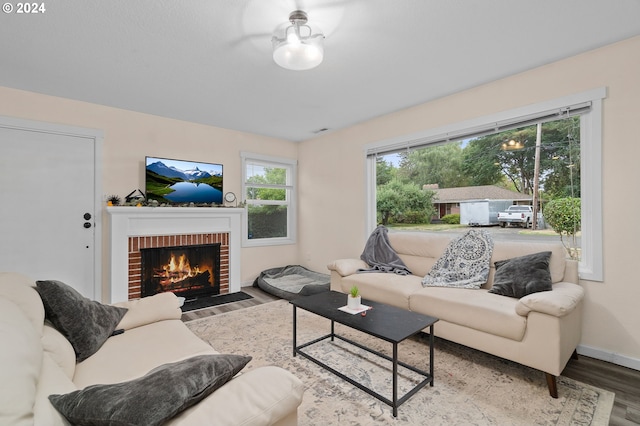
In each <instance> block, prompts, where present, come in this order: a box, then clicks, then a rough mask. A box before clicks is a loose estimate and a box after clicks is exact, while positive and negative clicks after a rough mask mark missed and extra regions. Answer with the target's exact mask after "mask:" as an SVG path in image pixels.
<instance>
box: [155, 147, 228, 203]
mask: <svg viewBox="0 0 640 426" xmlns="http://www.w3.org/2000/svg"><path fill="white" fill-rule="evenodd" d="M145 190H146V195H147V200H157V201H158V202H159V203H161V204H162V203H165V204H185V203H187V204H189V203H194V204H222V164H212V163H200V162H196V161H185V160H171V159H168V158H156V157H146V158H145Z"/></svg>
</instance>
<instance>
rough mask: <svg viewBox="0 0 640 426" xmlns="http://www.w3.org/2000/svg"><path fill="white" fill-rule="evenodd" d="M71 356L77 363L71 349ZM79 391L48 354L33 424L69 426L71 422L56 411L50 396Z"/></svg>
mask: <svg viewBox="0 0 640 426" xmlns="http://www.w3.org/2000/svg"><path fill="white" fill-rule="evenodd" d="M71 355H72V358H73V359H74V362H75V354H74V353H73V349H71ZM75 390H78V388H77V387H76V386H75V385H74V384H73V382H72V381H71V379H69V377H68V376H67V375H66V373H65V372H64V371H62V369H60V367H59V366H58V364H57V362H56V361H54V360H53V359H52V358H51V357H50V356H49V353H48V352H45V353H44V356H43V358H42V371H41V372H40V379H39V380H38V390H37V391H36V402H35V405H34V406H33V424H34V425H38V426H40V425H42V426H45V425H46V426H68V425H69V422H68V421H67V420H66V419H65V418H64V417H63V416H62V414H60V413H59V412H58V410H56V409H55V408H54V407H53V405H51V401H49V395H51V394H54V393H57V394H59V393H67V392H73V391H75Z"/></svg>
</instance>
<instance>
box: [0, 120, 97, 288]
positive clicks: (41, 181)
mask: <svg viewBox="0 0 640 426" xmlns="http://www.w3.org/2000/svg"><path fill="white" fill-rule="evenodd" d="M1 124H2V123H0V188H1V189H0V270H3V271H16V272H21V273H24V274H26V275H28V276H29V277H31V278H33V279H34V280H46V279H53V280H59V281H63V282H65V283H67V284H69V285H70V286H72V287H73V288H75V289H76V290H78V291H79V292H80V293H82V294H83V295H84V296H86V297H89V298H91V299H100V298H101V294H96V288H99V287H97V286H96V282H95V281H96V274H95V268H96V265H95V264H94V262H95V253H96V252H95V250H96V243H95V241H96V238H95V237H96V232H99V230H100V228H101V227H100V223H97V221H96V212H95V211H94V210H95V204H96V203H95V200H96V194H95V188H96V186H95V182H94V180H95V178H96V177H95V176H96V174H95V158H96V156H95V150H96V144H95V139H92V138H90V137H89V138H87V137H82V136H75V135H70V134H64V133H51V132H48V131H41V130H33V129H25V128H15V127H14V128H12V127H2V126H1ZM96 225H98V230H96ZM98 240H99V239H98Z"/></svg>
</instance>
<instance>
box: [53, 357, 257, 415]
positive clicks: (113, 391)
mask: <svg viewBox="0 0 640 426" xmlns="http://www.w3.org/2000/svg"><path fill="white" fill-rule="evenodd" d="M250 360H251V357H250V356H245V355H221V354H217V355H201V356H196V357H192V358H189V359H186V360H183V361H178V362H174V363H170V364H165V365H162V366H160V367H157V368H155V369H153V370H151V371H150V372H149V373H147V374H146V375H144V376H143V377H141V378H139V379H135V380H131V381H128V382H124V383H116V384H109V385H102V384H98V385H93V386H89V387H87V388H85V389H83V390H78V391H73V392H71V393H68V394H64V395H55V394H54V395H51V396H49V400H50V401H51V403H52V404H53V405H54V407H56V409H57V410H58V411H60V412H61V413H62V414H63V415H64V416H65V417H66V418H67V419H68V420H69V421H70V422H71V423H74V424H91V425H112V424H118V425H132V426H133V425H141V424H144V425H160V424H162V423H164V422H165V421H166V420H168V419H170V418H171V417H173V416H175V415H176V414H177V413H179V412H181V411H182V410H184V409H185V408H188V407H190V406H192V405H194V404H196V403H198V402H199V401H201V400H202V399H204V398H206V397H207V396H208V395H210V394H211V393H212V392H214V391H215V390H216V389H218V388H220V387H221V386H222V385H224V384H225V383H226V382H227V381H229V380H230V379H231V378H232V377H233V376H235V375H236V374H237V373H238V372H239V371H240V370H242V369H243V368H244V366H245V365H246V364H247V363H248V362H249V361H250Z"/></svg>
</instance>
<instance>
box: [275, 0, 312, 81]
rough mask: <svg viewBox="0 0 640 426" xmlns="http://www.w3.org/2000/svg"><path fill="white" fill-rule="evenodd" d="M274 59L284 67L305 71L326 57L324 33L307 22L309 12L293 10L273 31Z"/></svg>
mask: <svg viewBox="0 0 640 426" xmlns="http://www.w3.org/2000/svg"><path fill="white" fill-rule="evenodd" d="M271 42H272V44H273V60H274V61H275V63H276V64H278V65H280V66H281V67H282V68H286V69H289V70H294V71H303V70H309V69H311V68H315V67H317V66H318V65H320V63H322V59H323V58H324V35H323V34H322V31H320V29H319V28H317V27H315V26H312V25H310V24H308V23H307V14H306V13H305V12H302V11H299V10H297V11H293V12H291V15H290V16H289V22H286V23H284V24H282V25H280V26H278V28H276V30H275V32H274V33H273V38H272V39H271Z"/></svg>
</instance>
